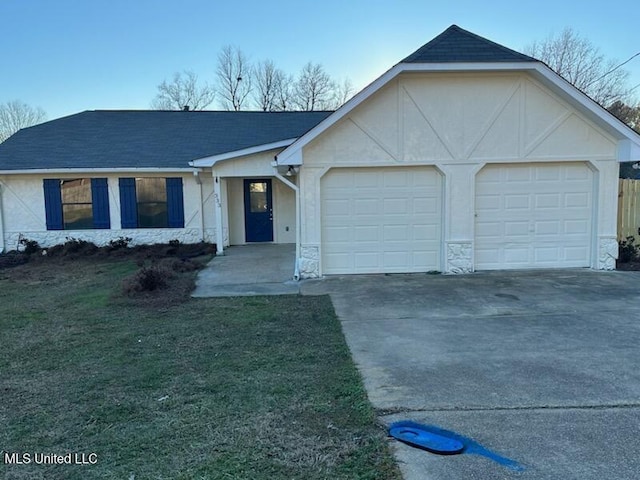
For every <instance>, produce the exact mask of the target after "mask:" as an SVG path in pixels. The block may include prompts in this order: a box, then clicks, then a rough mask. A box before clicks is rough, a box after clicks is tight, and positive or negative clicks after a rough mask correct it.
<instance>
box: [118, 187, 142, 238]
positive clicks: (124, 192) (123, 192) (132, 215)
mask: <svg viewBox="0 0 640 480" xmlns="http://www.w3.org/2000/svg"><path fill="white" fill-rule="evenodd" d="M119 185H120V224H121V226H122V228H138V202H137V200H136V179H135V178H121V179H120V181H119Z"/></svg>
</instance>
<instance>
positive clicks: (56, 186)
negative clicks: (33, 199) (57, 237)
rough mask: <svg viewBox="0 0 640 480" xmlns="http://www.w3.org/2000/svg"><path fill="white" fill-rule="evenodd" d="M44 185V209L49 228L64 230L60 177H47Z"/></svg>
mask: <svg viewBox="0 0 640 480" xmlns="http://www.w3.org/2000/svg"><path fill="white" fill-rule="evenodd" d="M43 187H44V210H45V216H46V219H47V230H63V229H64V224H63V223H62V192H61V190H60V179H58V178H45V179H44V180H43Z"/></svg>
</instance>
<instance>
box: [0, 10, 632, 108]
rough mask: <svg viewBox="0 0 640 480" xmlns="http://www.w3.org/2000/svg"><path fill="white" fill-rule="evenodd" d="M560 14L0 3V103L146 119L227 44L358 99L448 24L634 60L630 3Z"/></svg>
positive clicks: (521, 42) (514, 44) (522, 42)
mask: <svg viewBox="0 0 640 480" xmlns="http://www.w3.org/2000/svg"><path fill="white" fill-rule="evenodd" d="M572 3H573V2H562V1H558V0H555V1H546V0H538V1H535V2H534V1H488V2H478V1H477V0H475V1H470V0H457V1H456V2H451V1H443V2H438V1H427V0H422V1H418V0H395V1H392V0H389V1H378V0H323V1H322V2H317V1H307V0H297V1H289V0H270V1H244V2H241V1H236V2H231V1H224V2H223V1H214V0H210V1H205V0H172V1H168V0H0V35H1V36H2V44H3V48H2V59H1V61H0V103H4V102H6V101H9V100H16V99H17V100H22V101H24V102H26V103H28V104H30V105H34V106H40V107H42V108H43V109H44V110H45V111H46V112H47V114H48V117H49V118H50V119H52V118H57V117H60V116H65V115H69V114H72V113H76V112H79V111H83V110H88V109H145V108H149V104H150V102H151V100H152V99H153V97H154V96H155V93H156V87H157V85H158V84H159V83H160V82H161V81H162V80H163V79H165V78H169V77H171V76H172V74H173V73H174V72H176V71H181V70H193V71H195V72H196V73H197V74H198V75H199V77H200V79H202V80H213V79H214V72H215V67H216V58H217V54H218V52H219V51H220V49H221V48H222V47H223V46H224V45H229V44H231V45H235V46H238V47H239V48H240V49H241V50H243V51H244V52H245V53H246V54H247V55H248V56H249V57H250V58H251V59H252V60H256V61H257V60H263V59H271V60H273V61H274V62H275V63H276V64H277V65H278V66H279V67H280V68H282V69H284V70H285V71H288V72H290V73H297V72H298V71H299V70H300V68H301V67H302V66H303V65H304V64H305V63H306V62H307V61H313V62H317V63H321V64H322V65H323V66H324V67H325V69H326V70H327V71H328V72H329V73H330V74H331V75H332V76H333V77H335V78H337V79H342V78H344V77H349V78H350V79H351V80H352V82H353V84H354V86H355V87H356V88H357V89H361V88H363V87H364V86H366V85H367V84H368V83H369V82H371V81H372V80H374V79H375V78H376V77H378V76H379V75H381V74H382V73H384V71H385V70H387V69H388V68H389V67H391V66H392V65H393V64H395V63H397V62H398V61H399V60H400V59H402V58H403V57H405V56H406V55H408V54H410V53H411V52H413V51H414V50H416V49H417V48H419V47H420V46H421V45H423V44H424V43H426V42H428V41H429V40H431V39H432V38H433V37H435V36H436V35H438V34H439V33H441V32H442V31H443V30H445V29H446V28H447V27H448V26H449V25H451V24H454V23H455V24H457V25H459V26H460V27H462V28H464V29H467V30H470V31H472V32H474V33H477V34H479V35H482V36H484V37H487V38H489V39H491V40H493V41H495V42H498V43H501V44H503V45H505V46H507V47H510V48H513V49H515V50H522V49H523V48H524V47H525V46H526V45H528V44H530V43H531V42H532V41H534V40H540V39H544V38H545V37H547V36H548V35H549V34H551V33H554V32H559V31H561V30H562V29H563V28H564V27H566V26H569V27H572V28H574V29H575V30H576V31H578V32H579V33H580V34H582V35H584V36H586V37H587V38H589V39H590V40H591V41H592V42H593V43H594V44H595V45H596V46H598V47H599V48H600V50H601V51H602V53H604V54H605V55H606V56H607V57H610V58H615V59H617V60H620V61H623V60H626V59H627V58H629V57H631V56H632V55H633V54H635V53H637V52H639V51H640V36H638V34H637V31H638V28H639V25H640V9H638V6H637V0H634V1H631V0H620V1H616V2H611V3H604V4H603V2H602V1H592V0H583V1H581V2H580V3H579V7H578V6H577V5H578V4H574V6H572V5H571V4H572ZM612 6H613V7H612ZM612 8H615V11H614V10H612ZM626 68H627V69H628V70H629V71H630V72H631V74H632V75H631V78H630V84H631V86H633V85H637V84H640V57H637V58H635V59H634V60H633V61H631V62H630V63H629V64H628V65H627V66H626ZM636 92H638V93H640V87H639V88H637V89H636ZM216 108H217V105H216Z"/></svg>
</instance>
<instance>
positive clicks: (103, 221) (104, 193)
mask: <svg viewBox="0 0 640 480" xmlns="http://www.w3.org/2000/svg"><path fill="white" fill-rule="evenodd" d="M91 200H92V202H93V228H111V218H110V215H109V185H108V184H107V179H106V178H92V179H91Z"/></svg>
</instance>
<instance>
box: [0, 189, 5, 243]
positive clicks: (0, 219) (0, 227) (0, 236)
mask: <svg viewBox="0 0 640 480" xmlns="http://www.w3.org/2000/svg"><path fill="white" fill-rule="evenodd" d="M3 187H4V183H2V182H1V181H0V253H3V252H4V216H3V213H2V194H3V191H4V190H3Z"/></svg>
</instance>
